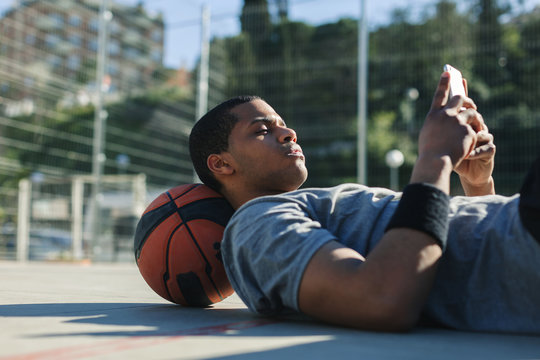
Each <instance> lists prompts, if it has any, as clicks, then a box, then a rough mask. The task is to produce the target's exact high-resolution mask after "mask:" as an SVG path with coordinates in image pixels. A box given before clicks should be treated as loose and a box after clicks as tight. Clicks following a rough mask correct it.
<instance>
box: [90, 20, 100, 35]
mask: <svg viewBox="0 0 540 360" xmlns="http://www.w3.org/2000/svg"><path fill="white" fill-rule="evenodd" d="M89 28H90V30H91V31H94V32H97V31H98V30H99V19H98V18H92V20H90V25H89Z"/></svg>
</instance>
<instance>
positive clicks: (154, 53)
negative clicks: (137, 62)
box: [150, 49, 162, 62]
mask: <svg viewBox="0 0 540 360" xmlns="http://www.w3.org/2000/svg"><path fill="white" fill-rule="evenodd" d="M150 56H151V57H152V60H153V61H155V62H160V61H161V56H162V55H161V50H160V49H153V50H152V54H151V55H150Z"/></svg>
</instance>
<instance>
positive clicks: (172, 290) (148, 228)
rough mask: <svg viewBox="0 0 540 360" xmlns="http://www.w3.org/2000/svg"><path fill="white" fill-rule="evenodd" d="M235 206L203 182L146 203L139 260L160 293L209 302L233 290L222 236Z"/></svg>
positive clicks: (137, 236)
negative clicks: (223, 253) (221, 248)
mask: <svg viewBox="0 0 540 360" xmlns="http://www.w3.org/2000/svg"><path fill="white" fill-rule="evenodd" d="M233 212H234V210H233V209H232V207H231V206H230V205H229V203H228V202H227V201H226V200H225V198H223V197H222V196H221V195H220V194H218V193H217V192H215V191H214V190H212V189H210V188H209V187H207V186H206V185H203V184H188V185H181V186H177V187H175V188H172V189H170V190H168V191H166V192H164V193H163V194H161V195H159V196H158V197H157V198H156V199H155V200H154V201H152V203H150V205H149V206H148V207H147V208H146V210H145V211H144V213H143V215H142V216H141V219H140V220H139V223H138V225H137V229H136V231H135V243H134V250H135V261H136V263H137V266H138V268H139V271H140V272H141V275H142V276H143V278H144V280H145V281H146V282H147V283H148V285H149V286H150V287H151V288H152V289H153V290H154V291H155V292H156V293H158V294H159V295H160V296H161V297H163V298H165V299H167V300H169V301H171V302H174V303H177V304H181V305H185V306H197V307H206V306H209V305H211V304H213V303H216V302H219V301H221V300H223V299H225V298H226V297H228V296H229V295H231V294H232V293H233V289H232V287H231V284H230V283H229V280H228V279H227V275H226V274H225V268H224V267H223V262H222V260H221V251H220V246H221V239H222V237H223V231H224V229H225V226H226V225H227V222H228V221H229V219H230V218H231V216H232V214H233Z"/></svg>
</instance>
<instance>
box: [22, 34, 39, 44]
mask: <svg viewBox="0 0 540 360" xmlns="http://www.w3.org/2000/svg"><path fill="white" fill-rule="evenodd" d="M24 41H25V42H26V44H27V45H35V43H36V35H34V34H28V35H26V38H25V39H24Z"/></svg>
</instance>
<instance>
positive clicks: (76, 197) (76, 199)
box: [71, 176, 84, 260]
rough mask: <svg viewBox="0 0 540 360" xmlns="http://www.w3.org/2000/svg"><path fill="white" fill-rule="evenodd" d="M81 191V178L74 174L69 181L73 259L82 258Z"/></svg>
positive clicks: (82, 200)
mask: <svg viewBox="0 0 540 360" xmlns="http://www.w3.org/2000/svg"><path fill="white" fill-rule="evenodd" d="M83 191H84V181H83V179H82V178H81V177H78V176H75V177H74V178H73V182H72V183H71V216H72V221H71V239H72V241H73V243H72V251H73V258H74V259H75V260H81V259H82V258H83V202H84V198H83V196H84V193H83Z"/></svg>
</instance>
